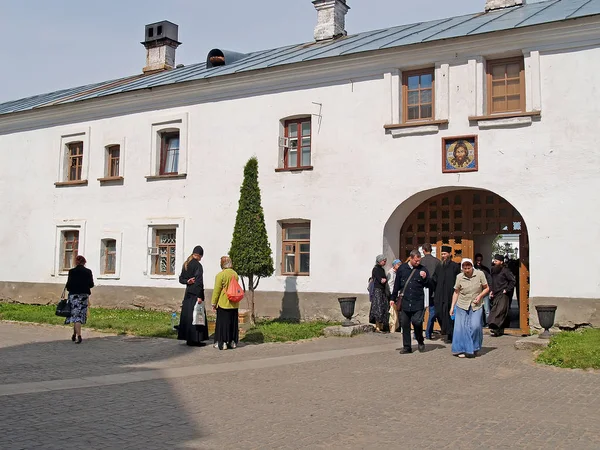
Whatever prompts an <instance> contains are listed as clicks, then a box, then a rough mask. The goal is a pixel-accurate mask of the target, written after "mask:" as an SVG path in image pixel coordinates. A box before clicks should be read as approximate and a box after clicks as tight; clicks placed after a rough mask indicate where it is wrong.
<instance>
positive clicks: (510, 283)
mask: <svg viewBox="0 0 600 450" xmlns="http://www.w3.org/2000/svg"><path fill="white" fill-rule="evenodd" d="M515 283H516V280H515V276H514V275H513V274H512V272H511V271H510V270H508V268H507V267H505V266H504V258H503V257H502V255H500V254H498V255H494V265H493V266H492V285H491V286H490V288H491V290H490V299H491V300H492V309H491V311H490V315H489V317H488V326H489V327H490V332H491V335H492V336H494V337H497V336H502V335H503V334H504V327H505V326H506V325H507V322H508V313H509V312H510V300H511V299H510V298H509V297H508V295H507V293H508V292H510V291H511V290H513V289H514V288H515Z"/></svg>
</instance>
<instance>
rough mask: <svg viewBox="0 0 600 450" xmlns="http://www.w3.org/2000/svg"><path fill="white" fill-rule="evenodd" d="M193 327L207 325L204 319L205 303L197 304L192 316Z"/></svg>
mask: <svg viewBox="0 0 600 450" xmlns="http://www.w3.org/2000/svg"><path fill="white" fill-rule="evenodd" d="M192 325H206V321H205V318H204V302H202V303H196V305H195V306H194V313H193V314H192Z"/></svg>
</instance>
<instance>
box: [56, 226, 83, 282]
mask: <svg viewBox="0 0 600 450" xmlns="http://www.w3.org/2000/svg"><path fill="white" fill-rule="evenodd" d="M85 225H86V221H85V220H64V221H62V222H59V223H56V224H55V229H56V231H55V238H54V239H55V240H54V267H53V270H52V276H67V275H68V274H69V271H68V270H67V271H61V258H62V257H63V255H62V235H63V233H64V232H65V231H78V232H79V244H78V247H77V253H78V254H79V255H84V254H85Z"/></svg>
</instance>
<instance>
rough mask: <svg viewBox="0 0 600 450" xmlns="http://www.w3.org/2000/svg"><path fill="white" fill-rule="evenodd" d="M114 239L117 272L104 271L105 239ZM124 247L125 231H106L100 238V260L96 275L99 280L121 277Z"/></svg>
mask: <svg viewBox="0 0 600 450" xmlns="http://www.w3.org/2000/svg"><path fill="white" fill-rule="evenodd" d="M109 239H114V240H115V241H116V249H115V251H116V255H115V273H103V270H104V259H103V258H104V241H106V240H109ZM122 248H123V233H122V232H120V231H104V232H103V233H102V238H101V239H100V252H99V255H100V260H99V261H98V265H99V269H98V275H97V276H96V278H97V279H99V280H119V279H121V255H122Z"/></svg>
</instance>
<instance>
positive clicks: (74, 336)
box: [71, 333, 77, 342]
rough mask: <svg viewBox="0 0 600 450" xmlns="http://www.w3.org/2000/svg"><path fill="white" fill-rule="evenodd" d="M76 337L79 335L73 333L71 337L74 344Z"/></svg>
mask: <svg viewBox="0 0 600 450" xmlns="http://www.w3.org/2000/svg"><path fill="white" fill-rule="evenodd" d="M76 337H77V335H76V334H75V333H73V336H71V340H72V341H73V342H75V338H76Z"/></svg>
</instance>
